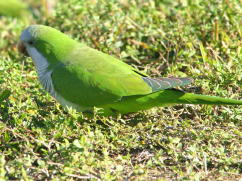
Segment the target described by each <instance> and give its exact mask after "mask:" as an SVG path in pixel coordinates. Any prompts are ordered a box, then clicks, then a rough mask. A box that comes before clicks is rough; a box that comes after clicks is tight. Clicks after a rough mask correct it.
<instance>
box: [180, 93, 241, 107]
mask: <svg viewBox="0 0 242 181" xmlns="http://www.w3.org/2000/svg"><path fill="white" fill-rule="evenodd" d="M177 103H181V104H215V105H242V100H235V99H228V98H222V97H216V96H206V95H200V94H192V93H185V94H184V95H183V96H181V97H179V98H178V100H177Z"/></svg>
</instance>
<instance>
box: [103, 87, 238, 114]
mask: <svg viewBox="0 0 242 181" xmlns="http://www.w3.org/2000/svg"><path fill="white" fill-rule="evenodd" d="M175 104H214V105H242V100H235V99H227V98H221V97H215V96H206V95H200V94H192V93H185V92H183V91H180V90H176V89H166V90H162V91H158V92H155V93H152V94H148V95H141V96H129V97H124V98H122V99H121V101H119V102H116V103H114V104H112V105H107V107H103V108H105V111H106V113H107V114H112V111H117V112H120V113H123V114H126V113H130V112H137V111H140V110H146V109H150V108H152V107H160V106H169V105H175ZM110 108H111V109H110Z"/></svg>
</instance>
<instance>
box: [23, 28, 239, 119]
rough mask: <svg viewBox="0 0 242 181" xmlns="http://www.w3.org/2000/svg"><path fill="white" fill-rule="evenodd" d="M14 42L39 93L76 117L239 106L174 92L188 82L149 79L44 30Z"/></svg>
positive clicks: (234, 102) (28, 30)
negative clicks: (36, 81)
mask: <svg viewBox="0 0 242 181" xmlns="http://www.w3.org/2000/svg"><path fill="white" fill-rule="evenodd" d="M20 39H21V40H20V43H19V50H20V51H21V52H25V53H27V54H28V55H29V56H30V57H31V58H32V59H33V61H34V64H35V66H36V69H37V73H38V77H39V81H40V83H41V84H42V86H43V87H44V89H45V90H46V91H47V92H49V93H50V94H51V95H52V96H53V97H54V98H55V99H56V100H57V101H59V102H60V103H61V104H62V105H63V106H67V107H73V108H74V109H77V110H78V111H82V112H92V110H93V108H94V107H97V108H101V111H100V112H101V113H102V114H103V115H114V114H116V113H121V114H126V113H132V112H137V111H140V110H146V109H150V108H152V107H155V106H167V105H174V104H216V105H219V104H220V105H241V104H242V101H241V100H233V99H226V98H220V97H213V96H205V95H198V94H192V93H185V92H184V91H181V90H178V89H175V87H177V86H184V85H187V84H190V83H191V82H192V79H191V78H151V77H149V76H148V75H146V74H144V73H142V72H140V71H139V70H137V69H135V68H133V67H131V66H129V65H128V64H126V63H124V62H122V61H120V60H118V59H116V58H114V57H112V56H110V55H107V54H105V53H102V52H100V51H98V50H95V49H93V48H90V47H88V46H86V45H85V44H82V43H79V42H77V41H75V40H73V39H71V38H69V37H68V36H67V35H65V34H63V33H61V32H60V31H58V30H56V29H54V28H51V27H48V26H43V25H31V26H29V27H28V28H26V29H25V30H24V31H23V32H22V34H21V37H20Z"/></svg>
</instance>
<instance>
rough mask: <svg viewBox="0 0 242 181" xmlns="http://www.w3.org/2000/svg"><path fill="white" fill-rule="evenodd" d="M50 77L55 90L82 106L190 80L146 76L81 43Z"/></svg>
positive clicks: (169, 86) (143, 92) (147, 91)
mask: <svg viewBox="0 0 242 181" xmlns="http://www.w3.org/2000/svg"><path fill="white" fill-rule="evenodd" d="M52 78H53V79H54V80H55V81H54V87H55V90H56V91H58V93H60V94H61V95H62V96H63V97H64V98H66V99H67V100H70V101H71V102H73V103H76V104H80V105H82V106H100V105H105V104H110V103H113V102H117V101H120V100H121V98H122V97H127V96H133V95H146V94H150V93H152V92H155V91H159V90H162V89H168V88H173V87H176V86H181V85H186V84H188V83H191V79H188V78H160V79H157V78H156V79H153V78H149V77H147V76H146V75H145V74H142V73H141V72H139V71H138V70H136V69H134V68H133V67H131V66H129V65H128V64H126V63H124V62H122V61H120V60H118V59H116V58H114V57H112V56H109V55H107V54H104V53H102V52H100V51H97V50H95V49H92V48H89V47H87V46H83V45H81V46H78V47H77V48H76V49H75V50H74V51H73V52H72V53H71V54H70V57H69V58H68V57H66V60H63V61H62V64H61V66H57V67H56V68H55V69H54V70H53V73H52Z"/></svg>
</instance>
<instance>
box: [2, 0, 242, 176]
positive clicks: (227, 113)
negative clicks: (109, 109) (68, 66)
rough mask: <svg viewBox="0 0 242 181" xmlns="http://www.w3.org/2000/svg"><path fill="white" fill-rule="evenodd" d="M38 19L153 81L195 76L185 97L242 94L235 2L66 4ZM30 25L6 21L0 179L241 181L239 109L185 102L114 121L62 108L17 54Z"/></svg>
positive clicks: (93, 0)
mask: <svg viewBox="0 0 242 181" xmlns="http://www.w3.org/2000/svg"><path fill="white" fill-rule="evenodd" d="M41 12H42V11H39V13H36V14H35V16H34V20H33V21H32V20H31V21H32V23H39V24H45V25H49V26H52V27H54V28H57V29H60V30H61V31H62V32H65V33H67V34H69V35H70V36H72V38H75V39H77V40H79V41H83V42H85V43H86V44H88V45H89V46H91V47H93V48H96V49H99V50H101V51H103V52H105V53H109V54H112V55H113V56H116V57H118V58H120V59H122V60H123V61H125V62H127V63H129V64H130V65H132V66H135V67H137V68H139V69H140V70H142V71H144V72H146V73H148V74H149V75H152V76H157V77H158V76H164V77H165V76H188V77H193V78H194V79H195V80H196V81H195V84H193V85H192V87H186V90H187V91H190V92H198V93H203V94H207V95H217V96H221V97H230V98H237V99H239V98H240V96H241V90H240V88H241V60H242V47H241V42H240V38H241V37H242V32H241V30H242V29H241V26H240V22H241V14H242V8H241V5H240V2H239V1H237V0H209V1H202V0H196V1H191V0H177V1H172V0H163V1H161V0H154V1H153V0H144V1H142V0H130V1H128V0H110V1H108V0H90V1H80V0H62V1H61V2H60V3H58V5H57V7H56V11H55V13H54V14H53V15H52V16H49V17H47V16H44V15H43V16H42V13H41ZM38 14H39V16H37V15H38ZM27 25H28V24H26V21H23V20H21V19H14V18H11V17H1V19H0V86H1V87H0V152H1V154H0V180H13V179H16V180H20V179H23V180H45V179H48V180H50V179H53V180H58V179H61V180H75V179H85V178H87V179H88V178H89V179H93V180H98V179H103V180H123V179H129V180H148V179H149V180H151V179H160V180H171V179H172V180H239V178H240V174H241V173H240V167H241V163H240V153H241V146H240V142H239V138H240V137H241V132H240V129H239V127H240V123H241V112H242V111H241V107H239V106H199V105H196V106H195V105H193V106H190V105H186V106H181V105H179V106H175V107H167V108H154V109H152V110H149V111H144V112H139V113H137V114H131V115H124V116H121V117H117V118H105V117H98V116H96V115H94V116H93V117H92V118H87V117H83V115H82V114H81V113H77V112H75V111H74V110H67V111H65V110H63V108H62V107H61V106H60V105H59V104H58V103H56V102H55V100H53V98H51V96H50V95H48V94H47V93H46V92H44V91H43V90H42V89H41V86H40V84H39V82H38V80H37V74H36V72H35V69H34V65H33V63H32V61H31V59H30V58H24V57H22V55H20V54H19V53H18V52H17V49H16V44H17V41H18V40H19V35H20V33H21V31H22V30H23V29H24V28H25V27H26V26H27ZM4 90H9V91H11V94H10V92H8V91H5V93H4V92H3V91H4ZM9 94H10V96H9ZM8 96H9V97H8ZM7 97H8V98H7Z"/></svg>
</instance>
